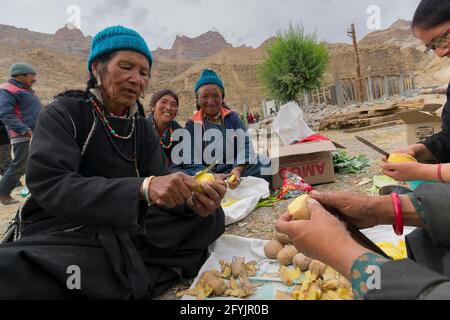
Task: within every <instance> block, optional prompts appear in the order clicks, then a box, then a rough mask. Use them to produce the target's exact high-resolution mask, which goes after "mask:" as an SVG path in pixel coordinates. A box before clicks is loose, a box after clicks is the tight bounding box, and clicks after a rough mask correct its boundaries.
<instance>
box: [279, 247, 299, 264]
mask: <svg viewBox="0 0 450 320" xmlns="http://www.w3.org/2000/svg"><path fill="white" fill-rule="evenodd" d="M297 253H298V250H297V249H296V248H295V247H294V246H287V247H285V248H284V249H283V250H281V251H280V252H278V255H277V260H278V263H279V264H280V265H282V266H288V265H291V264H292V260H293V259H294V257H295V255H296V254H297Z"/></svg>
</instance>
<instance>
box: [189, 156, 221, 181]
mask: <svg viewBox="0 0 450 320" xmlns="http://www.w3.org/2000/svg"><path fill="white" fill-rule="evenodd" d="M216 165H217V160H216V161H214V162H213V163H211V164H210V165H209V166H208V167H207V168H206V169H203V170H202V171H199V172H197V173H196V174H195V177H194V178H198V177H200V176H201V175H202V174H205V173H209V172H210V171H211V170H212V169H213V168H214V167H215V166H216Z"/></svg>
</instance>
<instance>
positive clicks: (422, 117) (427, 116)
mask: <svg viewBox="0 0 450 320" xmlns="http://www.w3.org/2000/svg"><path fill="white" fill-rule="evenodd" d="M439 109H442V105H425V106H424V108H423V109H422V110H411V111H406V112H403V113H400V114H399V116H400V119H402V120H403V121H404V122H405V123H406V135H407V143H408V145H412V144H416V143H419V142H423V141H425V140H427V139H428V138H429V137H431V136H433V135H435V134H437V133H439V132H441V131H442V122H441V116H440V115H441V114H442V112H440V110H439Z"/></svg>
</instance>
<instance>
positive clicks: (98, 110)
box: [90, 98, 135, 140]
mask: <svg viewBox="0 0 450 320" xmlns="http://www.w3.org/2000/svg"><path fill="white" fill-rule="evenodd" d="M90 102H91V104H92V107H93V108H94V110H95V113H97V115H98V117H99V118H100V121H102V123H103V125H104V126H105V128H106V129H107V131H108V133H109V134H110V135H111V137H113V138H116V139H120V140H129V139H130V138H131V137H132V136H133V133H134V127H135V117H133V122H132V124H131V131H130V134H129V135H128V136H126V137H125V136H121V135H119V134H117V132H116V131H115V130H114V129H113V128H112V127H111V124H110V122H109V120H108V119H106V115H105V112H104V110H102V109H101V108H100V107H99V106H98V104H97V102H95V99H94V98H90Z"/></svg>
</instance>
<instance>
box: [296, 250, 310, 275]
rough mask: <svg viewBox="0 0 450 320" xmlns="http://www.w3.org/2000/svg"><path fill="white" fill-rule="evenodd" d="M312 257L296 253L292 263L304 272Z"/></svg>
mask: <svg viewBox="0 0 450 320" xmlns="http://www.w3.org/2000/svg"><path fill="white" fill-rule="evenodd" d="M311 261H312V259H310V258H308V257H307V256H305V255H304V254H303V253H299V254H296V255H295V257H294V259H293V260H292V263H293V264H294V266H296V267H298V268H299V269H300V270H301V271H302V272H305V271H307V270H308V269H309V265H310V264H311Z"/></svg>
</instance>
